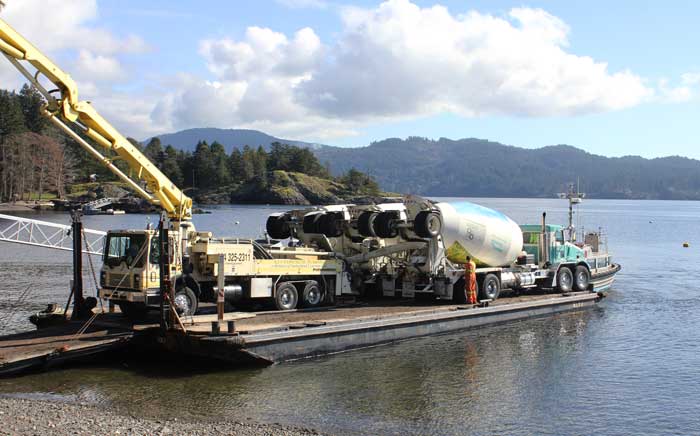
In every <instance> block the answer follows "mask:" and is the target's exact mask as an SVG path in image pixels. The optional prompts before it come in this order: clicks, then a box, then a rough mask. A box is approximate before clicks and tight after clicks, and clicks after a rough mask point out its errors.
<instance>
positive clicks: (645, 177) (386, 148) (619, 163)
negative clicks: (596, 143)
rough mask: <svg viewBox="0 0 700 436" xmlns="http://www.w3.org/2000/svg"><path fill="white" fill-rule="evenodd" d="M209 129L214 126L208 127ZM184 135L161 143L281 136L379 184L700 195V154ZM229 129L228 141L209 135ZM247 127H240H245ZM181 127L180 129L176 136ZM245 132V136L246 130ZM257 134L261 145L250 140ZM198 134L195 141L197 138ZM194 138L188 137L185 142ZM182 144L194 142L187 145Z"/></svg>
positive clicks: (454, 192)
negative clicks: (577, 184)
mask: <svg viewBox="0 0 700 436" xmlns="http://www.w3.org/2000/svg"><path fill="white" fill-rule="evenodd" d="M209 131H211V132H209ZM185 132H189V137H187V138H186V140H182V138H180V140H179V142H177V143H172V142H171V141H169V139H168V138H171V137H172V134H171V135H162V136H160V139H161V141H162V143H163V144H172V145H173V146H175V147H176V148H181V149H185V150H192V149H193V148H194V146H195V145H196V143H197V142H198V141H199V140H206V141H207V142H210V143H211V142H213V141H214V140H217V141H219V142H221V143H222V144H223V145H224V146H225V147H226V149H227V152H230V151H231V149H232V148H233V147H234V146H238V147H242V146H243V145H245V144H248V145H250V146H254V147H256V146H258V145H263V147H267V146H269V144H267V142H270V143H271V142H275V141H277V142H282V143H288V144H291V145H297V146H302V147H309V148H311V149H312V151H313V152H314V154H315V155H316V156H317V157H318V159H319V161H320V162H321V163H323V164H327V165H328V166H329V168H330V170H331V172H332V173H333V174H335V175H339V174H342V173H345V172H346V171H347V170H349V169H350V168H356V169H358V170H361V171H363V172H367V173H369V174H370V175H371V176H373V177H374V178H375V179H376V180H377V182H378V183H379V185H380V187H381V189H383V190H384V191H390V192H401V193H407V194H408V193H411V194H419V195H426V196H472V197H533V198H552V197H554V196H555V195H556V193H557V192H562V191H563V190H565V187H566V185H567V183H569V182H573V181H576V180H577V179H578V180H580V181H581V187H582V190H584V191H586V192H587V194H588V196H589V198H619V199H625V198H626V199H674V200H700V160H697V159H693V158H688V157H684V156H664V157H657V158H651V159H648V158H644V157H641V156H635V155H629V156H619V157H607V156H603V155H599V154H593V153H590V152H588V151H586V150H583V149H581V148H577V147H574V146H572V145H568V144H557V145H549V146H545V147H540V148H534V149H530V148H523V147H518V146H514V145H506V144H501V143H499V142H496V141H489V140H484V139H479V138H473V137H472V138H462V139H450V138H445V137H442V138H439V139H429V138H423V137H418V136H410V137H407V138H405V139H401V138H386V139H384V140H381V141H374V142H372V143H371V144H369V145H367V146H362V147H352V148H350V147H347V148H346V147H336V146H329V145H322V144H313V143H309V142H304V141H294V140H285V139H282V138H276V137H274V136H271V135H267V134H265V133H263V132H259V131H254V130H243V129H189V130H187V131H185ZM221 132H227V133H228V135H227V136H226V139H225V140H226V141H228V142H224V141H222V140H221V138H220V137H217V136H216V135H210V136H207V135H206V134H208V133H217V134H218V133H221ZM241 132H242V133H241ZM178 133H181V132H176V133H175V135H177V134H178ZM244 133H245V134H244ZM252 133H255V135H254V136H253V137H254V138H258V139H259V141H262V143H249V142H246V139H247V138H249V137H251V136H246V135H250V134H252ZM197 135H199V137H197V139H196V140H193V138H194V137H195V136H197ZM187 141H190V142H187ZM180 144H188V145H187V146H186V147H181V146H179V145H180Z"/></svg>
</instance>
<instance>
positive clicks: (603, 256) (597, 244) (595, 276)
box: [559, 183, 621, 292]
mask: <svg viewBox="0 0 700 436" xmlns="http://www.w3.org/2000/svg"><path fill="white" fill-rule="evenodd" d="M559 197H560V198H564V199H567V200H569V226H568V227H567V228H566V230H567V235H568V238H569V242H570V243H572V244H574V245H575V246H577V247H579V248H580V249H581V250H582V251H583V258H584V259H585V261H586V263H587V264H588V267H589V268H590V270H591V279H590V280H591V285H592V288H593V291H594V292H602V291H607V290H608V289H610V286H612V283H613V281H614V280H615V274H617V272H618V271H620V269H621V267H620V264H617V263H614V262H613V261H612V256H611V255H610V252H609V251H608V240H607V235H605V233H604V232H603V230H602V229H601V228H598V231H596V232H584V231H583V228H581V235H582V240H583V242H579V241H578V240H577V238H576V227H575V226H574V206H575V207H577V208H578V205H580V204H581V202H583V199H584V198H585V197H586V194H585V193H582V192H580V191H579V189H578V187H574V184H573V183H569V190H568V192H566V193H560V194H559ZM577 212H578V210H577Z"/></svg>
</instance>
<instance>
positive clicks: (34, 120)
mask: <svg viewBox="0 0 700 436" xmlns="http://www.w3.org/2000/svg"><path fill="white" fill-rule="evenodd" d="M19 102H20V106H21V107H22V114H23V115H24V124H25V125H26V126H27V129H29V130H30V131H32V132H34V133H39V134H41V133H43V132H44V130H46V127H47V126H48V124H49V120H48V118H46V117H45V116H43V115H42V114H41V107H42V106H43V105H44V98H43V97H42V96H41V94H39V91H37V90H36V89H35V88H34V87H33V86H29V85H27V84H25V85H24V86H22V89H21V90H20V91H19Z"/></svg>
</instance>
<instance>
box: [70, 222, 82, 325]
mask: <svg viewBox="0 0 700 436" xmlns="http://www.w3.org/2000/svg"><path fill="white" fill-rule="evenodd" d="M80 215H81V213H80V211H79V210H74V211H72V212H71V219H72V221H73V222H72V224H71V232H72V233H73V313H72V315H71V319H83V318H85V313H83V312H84V306H85V304H84V303H85V298H84V297H83V223H82V221H81V220H80Z"/></svg>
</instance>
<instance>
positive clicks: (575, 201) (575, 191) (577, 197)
mask: <svg viewBox="0 0 700 436" xmlns="http://www.w3.org/2000/svg"><path fill="white" fill-rule="evenodd" d="M585 197H586V194H585V193H583V192H581V190H580V187H579V181H578V179H577V181H576V183H575V184H574V183H569V185H568V190H567V192H561V193H559V198H562V199H564V198H565V199H567V200H569V226H568V227H567V228H566V230H567V231H568V232H569V242H571V243H575V242H576V226H574V206H575V205H576V206H578V205H579V204H581V202H582V201H583V199H584V198H585Z"/></svg>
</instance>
